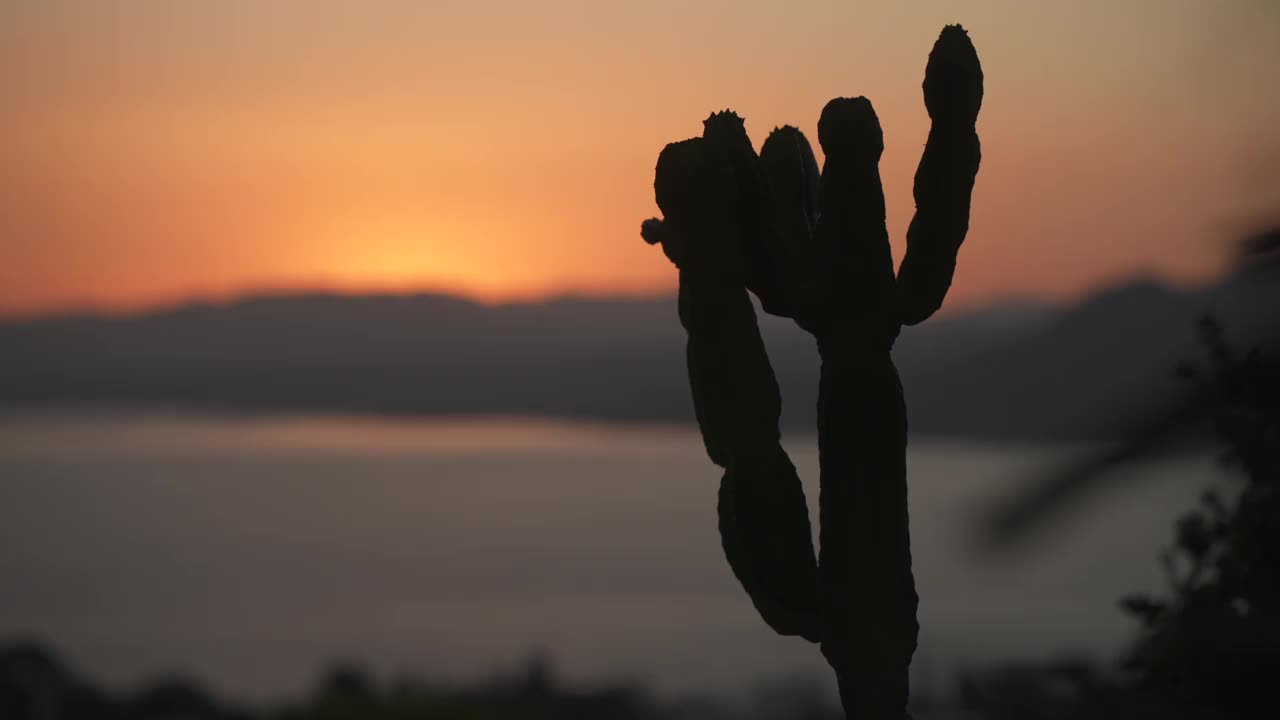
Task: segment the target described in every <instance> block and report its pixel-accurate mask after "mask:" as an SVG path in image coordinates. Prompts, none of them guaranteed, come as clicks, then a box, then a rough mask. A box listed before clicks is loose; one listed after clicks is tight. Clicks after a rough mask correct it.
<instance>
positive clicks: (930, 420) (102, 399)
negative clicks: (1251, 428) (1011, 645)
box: [0, 276, 1280, 441]
mask: <svg viewBox="0 0 1280 720" xmlns="http://www.w3.org/2000/svg"><path fill="white" fill-rule="evenodd" d="M1277 307H1280V303H1278V302H1276V297H1275V290H1274V289H1273V288H1272V287H1268V286H1267V285H1265V284H1263V283H1258V282H1254V281H1252V280H1251V279H1250V278H1249V277H1247V276H1238V277H1235V278H1232V279H1231V280H1230V281H1228V282H1225V283H1223V284H1220V285H1217V286H1214V287H1209V288H1203V289H1196V290H1179V289H1173V288H1169V287H1166V286H1163V285H1161V284H1158V283H1155V282H1146V281H1141V282H1133V283H1130V284H1127V285H1123V286H1119V287H1115V288H1112V289H1110V290H1107V291H1105V292H1101V293H1099V294H1097V295H1095V296H1094V297H1091V298H1089V299H1087V300H1086V301H1084V302H1082V303H1080V304H1078V305H1076V306H1073V307H1051V306H1047V305H1043V304H1038V303H1012V302H1011V303H1004V304H997V305H993V306H990V307H986V308H983V309H979V310H976V311H971V312H967V313H962V314H955V315H951V316H948V317H943V318H938V319H937V320H936V321H935V322H933V323H930V324H928V325H926V326H921V327H918V328H906V329H905V330H904V331H903V335H902V337H901V338H900V339H899V341H898V345H897V348H896V350H895V355H896V358H897V362H898V365H899V368H900V371H901V373H902V376H903V380H904V383H905V385H906V388H907V393H908V397H909V399H910V406H911V424H912V429H913V431H916V432H920V433H925V434H931V435H943V436H963V437H968V438H980V439H993V440H994V439H998V440H1017V441H1041V440H1076V439H1088V438H1093V437H1099V436H1103V435H1105V434H1106V433H1108V432H1109V430H1110V429H1109V428H1108V427H1106V424H1105V423H1103V424H1100V423H1099V422H1098V418H1099V417H1100V416H1105V417H1114V418H1116V419H1117V421H1120V420H1121V419H1122V418H1124V417H1125V416H1126V414H1127V413H1128V412H1129V411H1130V410H1131V409H1133V408H1140V407H1143V405H1144V402H1145V401H1146V400H1147V399H1149V398H1150V397H1152V396H1153V395H1156V394H1159V393H1161V392H1164V391H1166V390H1168V388H1169V386H1170V384H1171V383H1172V382H1173V379H1172V374H1171V373H1172V369H1173V367H1174V365H1175V364H1176V363H1177V361H1178V360H1179V359H1180V358H1183V357H1186V356H1187V355H1188V354H1190V353H1191V352H1192V351H1193V349H1194V347H1195V343H1196V338H1195V330H1194V327H1195V325H1194V319H1195V318H1196V317H1197V316H1199V315H1200V314H1201V313H1203V312H1205V311H1212V312H1214V313H1215V314H1216V315H1217V316H1218V317H1219V318H1221V319H1222V320H1223V322H1224V324H1225V325H1226V326H1227V327H1229V328H1232V330H1233V331H1235V332H1237V333H1240V334H1248V333H1249V332H1250V331H1251V329H1252V328H1255V327H1258V326H1260V325H1261V324H1262V323H1264V322H1266V321H1267V319H1268V318H1270V317H1274V316H1275V314H1276V312H1277V310H1276V308H1277ZM762 318H763V319H762V325H763V326H764V329H765V334H766V337H767V339H768V342H769V346H770V347H769V351H770V357H771V358H772V361H773V364H774V366H775V369H776V371H777V374H778V377H779V380H780V382H781V383H782V387H783V392H784V398H785V403H784V404H785V407H786V412H785V415H784V422H785V424H786V425H787V426H788V427H790V428H792V429H799V430H804V429H809V428H811V427H812V422H813V418H812V415H813V411H812V408H813V407H814V406H815V403H816V390H817V388H816V387H815V386H814V383H812V382H811V378H813V377H814V370H815V367H816V364H817V356H816V352H814V350H813V348H812V343H811V340H810V339H809V338H808V337H807V336H805V335H803V334H802V333H801V332H800V331H799V330H797V329H796V328H794V327H793V326H791V324H790V323H789V322H784V321H780V320H778V319H777V318H773V317H768V316H763V315H762ZM0 348H3V353H0V405H4V406H9V407H14V406H18V407H43V406H67V405H70V406H123V407H151V406H161V407H178V408H190V409H200V410H237V411H241V410H245V411H276V410H282V411H301V412H309V411H320V412H329V411H334V412H360V413H364V412H367V413H389V414H421V415H476V414H491V415H548V416H567V417H581V418H594V419H611V420H637V421H691V420H692V408H691V406H690V403H689V399H688V391H687V380H686V378H685V370H684V338H683V334H682V331H681V329H680V326H679V323H678V322H677V321H676V311H675V302H674V298H664V299H657V300H620V299H616V300H586V299H561V300H555V301H549V302H546V303H537V304H513V305H502V306H484V305H479V304H475V303H472V302H469V301H466V300H461V299H458V298H454V297H448V296H442V295H408V296H390V295H380V296H338V295H292V296H286V295H277V296H263V297H256V298H248V299H244V300H240V301H236V302H232V303H229V304H223V305H210V304H192V305H186V306H182V307H177V308H172V309H166V310H162V311H156V312H150V313H146V314H141V315H132V316H116V317H106V316H94V315H74V316H61V317H52V318H42V319H36V320H26V321H10V322H7V323H4V324H0ZM1166 367H1167V368H1169V369H1170V373H1161V372H1159V369H1160V368H1166Z"/></svg>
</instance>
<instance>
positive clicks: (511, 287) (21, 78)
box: [0, 0, 1280, 315]
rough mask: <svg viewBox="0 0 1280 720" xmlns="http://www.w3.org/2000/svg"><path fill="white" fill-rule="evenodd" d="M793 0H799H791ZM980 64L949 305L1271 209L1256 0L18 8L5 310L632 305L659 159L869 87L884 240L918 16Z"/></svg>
mask: <svg viewBox="0 0 1280 720" xmlns="http://www.w3.org/2000/svg"><path fill="white" fill-rule="evenodd" d="M793 5H803V6H804V9H803V10H798V9H796V8H795V7H792V6H793ZM955 21H960V22H962V23H964V24H965V25H966V27H968V28H969V30H970V33H971V35H972V37H973V39H974V42H975V44H976V46H977V48H978V52H979V54H980V56H981V58H982V61H983V67H984V69H985V72H986V101H985V104H984V107H983V114H982V117H981V119H980V121H979V132H980V133H981V136H982V140H983V151H984V158H983V166H982V170H981V173H980V174H979V177H978V186H977V190H976V193H975V198H974V212H973V222H972V228H971V231H970V236H969V241H968V243H967V244H966V246H965V249H964V251H963V252H962V254H961V263H960V270H959V273H958V276H957V279H956V284H955V288H954V294H953V296H952V301H953V302H952V303H951V304H952V306H953V307H960V306H964V305H966V304H972V303H975V302H980V301H982V300H985V299H992V298H995V297H999V296H1005V295H1011V294H1032V295H1038V296H1045V297H1058V298H1063V297H1073V296H1076V295H1078V294H1080V293H1082V292H1084V291H1086V290H1087V289H1088V288H1091V287H1094V286H1096V285H1098V284H1101V283H1106V282H1111V281H1115V280H1117V279H1120V278H1123V277H1125V276H1129V275H1133V274H1139V273H1142V274H1157V275H1160V276H1163V277H1166V278H1169V279H1171V280H1173V281H1178V282H1194V281H1202V280H1207V279H1209V278H1211V277H1213V276H1214V275H1215V274H1216V273H1218V272H1220V270H1221V268H1222V266H1223V265H1222V264H1223V252H1222V248H1223V242H1222V241H1223V240H1224V239H1227V238H1229V237H1231V236H1232V235H1233V234H1235V233H1236V232H1238V231H1239V230H1240V229H1242V228H1246V227H1249V226H1250V224H1251V223H1253V222H1256V221H1258V220H1260V219H1262V218H1264V217H1266V212H1265V211H1267V210H1269V209H1272V208H1278V207H1280V183H1277V182H1276V180H1277V179H1278V178H1280V173H1274V172H1270V171H1269V168H1272V167H1274V166H1275V161H1276V160H1277V159H1280V142H1277V141H1278V140H1280V137H1278V136H1277V135H1276V134H1275V131H1274V130H1273V129H1272V128H1273V127H1274V126H1277V125H1280V123H1277V120H1280V83H1277V82H1276V80H1277V76H1276V68H1277V67H1280V62H1278V61H1280V50H1278V49H1277V48H1280V11H1277V9H1276V6H1275V5H1274V3H1273V2H1272V1H1271V0H1238V1H1237V2H1230V3H1225V2H1224V3H1210V2H1193V1H1189V0H1188V1H1178V0H1143V1H1130V2H1123V3H1115V2H1104V1H1102V0H1091V1H1088V2H1072V3H1042V2H1023V1H1020V0H1007V1H1006V2H985V3H976V2H975V3H964V4H958V3H953V2H936V3H922V2H912V3H898V2H893V3H890V2H884V3H875V4H872V3H866V2H852V1H850V0H840V1H835V0H831V1H830V2H826V1H822V2H809V3H791V2H752V1H747V0H735V1H732V2H722V1H720V0H716V1H704V2H696V3H695V2H687V3H676V2H648V3H625V4H624V3H608V2H599V1H598V0H596V1H594V2H593V1H589V0H573V1H569V0H561V1H557V2H541V3H529V2H503V3H499V2H480V1H478V0H469V1H467V2H452V1H451V0H435V1H432V2H410V1H409V0H382V1H380V2H370V1H369V0H275V1H274V2H271V1H266V0H221V1H220V2H208V3H195V2H191V3H187V2H173V1H172V0H154V1H141V0H136V1H133V2H118V3H117V2H112V3H104V2H97V1H95V0H83V2H73V1H71V0H16V1H15V0H9V1H8V2H4V3H0V89H2V91H3V95H2V96H0V97H3V101H2V103H3V104H0V315H23V314H31V313H43V312H50V311H56V310H62V309H69V308H77V307H84V306H96V307H107V308H125V307H137V306H144V305H148V304H153V303H157V302H168V301H173V300H177V299H181V298H186V297H192V296H226V295H229V294H235V293H239V292H244V291H250V290H255V289H280V288H285V289H287V288H299V287H305V288H315V287H326V288H339V289H344V290H351V291H361V290H368V289H397V290H407V289H448V290H455V291H461V292H464V293H466V294H469V295H471V296H473V297H478V298H481V299H486V300H502V299H511V298H521V297H532V296H541V295H547V294H555V293H561V292H587V293H612V292H626V293H649V292H655V291H662V290H666V289H669V288H671V287H673V286H674V279H675V278H674V271H673V269H672V268H671V267H670V266H669V264H668V263H667V262H666V260H665V259H664V258H663V257H662V255H661V253H660V252H658V251H657V250H655V249H653V248H650V247H647V246H645V245H644V243H643V242H642V241H641V240H640V238H639V235H638V226H639V222H640V221H641V220H642V219H644V218H645V217H649V216H651V215H653V214H655V212H656V208H655V207H654V202H653V193H652V181H653V175H652V174H653V165H654V161H655V159H656V157H657V153H658V151H659V150H661V148H662V146H663V145H664V144H665V143H666V142H668V141H670V140H674V139H679V138H683V137H688V136H691V135H694V134H696V133H698V132H699V131H700V128H701V126H700V121H701V120H702V118H703V117H705V115H706V114H707V112H708V111H710V110H712V109H719V108H723V107H726V106H728V107H733V108H735V109H736V110H738V111H739V112H740V113H742V114H743V115H745V117H746V119H747V127H748V130H749V131H750V132H751V133H752V135H753V138H754V139H755V141H756V143H757V146H758V145H759V143H760V142H761V141H763V139H764V136H765V135H766V134H767V132H768V130H769V129H770V128H772V127H773V126H774V125H778V124H783V123H788V122H789V123H793V124H798V125H799V126H800V127H801V128H802V129H804V130H805V131H806V133H807V134H808V135H809V136H810V138H811V139H816V137H815V132H814V124H815V122H816V120H817V115H818V112H819V111H820V110H821V108H822V106H823V104H824V103H825V102H826V101H827V100H828V99H829V98H831V97H833V96H836V95H857V94H865V95H867V96H868V97H870V98H871V99H872V101H873V102H874V103H875V105H876V108H877V110H878V112H879V114H880V117H881V121H882V124H883V125H884V128H885V136H886V151H885V154H884V160H883V164H882V173H883V177H884V182H885V191H886V194H887V196H888V209H889V225H890V230H891V232H892V234H893V237H894V243H895V254H897V255H899V256H900V253H901V244H902V235H903V232H904V231H905V228H906V225H907V223H908V221H909V220H910V215H911V212H912V209H913V205H912V201H911V176H912V173H913V172H914V170H915V164H916V162H917V161H918V160H919V154H920V149H921V146H922V145H923V142H924V139H925V136H926V134H927V131H928V126H927V116H926V115H925V112H924V107H923V103H922V101H921V99H920V89H919V88H920V80H921V79H922V76H923V70H924V63H925V58H926V55H927V53H928V51H929V48H930V47H931V45H932V43H933V40H934V38H935V37H936V35H937V32H938V30H939V29H940V28H941V27H942V25H943V24H945V23H947V22H955Z"/></svg>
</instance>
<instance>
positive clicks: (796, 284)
mask: <svg viewBox="0 0 1280 720" xmlns="http://www.w3.org/2000/svg"><path fill="white" fill-rule="evenodd" d="M924 98H925V106H926V108H927V109H928V112H929V116H930V118H931V119H932V122H933V124H932V128H931V130H930V132H929V139H928V143H927V145H926V146H925V151H924V155H923V157H922V158H921V160H920V166H919V169H918V170H917V172H916V177H915V200H916V214H915V217H914V218H913V220H912V222H911V225H910V228H909V229H908V231H907V251H906V255H905V257H904V258H903V260H902V264H901V265H900V267H899V269H898V272H897V274H896V276H895V274H894V269H893V259H892V257H891V254H890V250H889V238H888V230H887V228H886V225H885V203H884V193H883V190H882V189H881V184H880V176H879V167H878V166H879V160H880V155H881V153H882V152H883V149H884V141H883V136H882V133H881V129H880V122H879V119H878V118H877V117H876V113H875V110H874V109H873V108H872V106H871V102H870V101H869V100H867V99H866V98H863V97H858V98H837V99H835V100H832V101H831V102H830V103H828V104H827V106H826V107H825V108H824V109H823V111H822V115H821V118H820V119H819V121H818V142H819V143H820V144H821V146H822V149H823V152H824V154H825V155H826V160H825V164H824V166H823V168H822V173H821V176H819V173H818V166H817V162H816V160H815V158H814V154H813V151H812V149H811V148H810V146H809V143H808V141H807V140H806V139H805V137H804V135H803V134H802V133H801V132H800V131H799V130H797V129H795V128H793V127H783V128H779V129H776V130H774V132H773V133H772V134H771V135H770V136H769V138H768V139H767V140H766V141H765V143H764V145H763V147H762V148H761V151H760V155H759V156H758V157H757V155H756V153H755V151H754V150H753V148H752V144H751V140H750V138H749V137H748V136H747V133H746V130H745V127H744V123H743V121H742V119H741V118H739V117H738V116H737V115H736V114H734V113H733V112H731V111H728V110H726V111H724V112H720V113H715V114H712V115H711V116H710V117H709V118H708V119H707V120H706V121H705V122H704V123H703V134H702V136H701V137H698V138H693V139H690V140H684V141H681V142H676V143H672V144H670V145H668V146H667V147H666V148H665V149H664V150H663V151H662V153H661V154H660V155H659V157H658V163H657V170H656V177H655V180H654V191H655V195H656V198H657V203H658V206H659V208H660V209H661V210H662V213H663V218H662V219H661V220H659V219H656V218H655V219H650V220H647V221H645V222H644V223H643V225H642V227H641V234H642V236H643V237H644V238H645V240H646V241H647V242H649V243H651V244H661V246H662V249H663V251H664V252H665V253H666V255H667V257H668V258H670V259H671V260H672V261H673V262H674V263H675V265H676V266H677V268H678V269H679V276H680V294H679V315H680V322H681V323H682V325H683V326H684V328H685V329H686V331H687V332H688V346H687V364H688V370H689V385H690V390H691V393H692V396H693V404H694V411H695V415H696V417H697V420H698V426H699V428H700V430H701V433H702V438H703V442H704V444H705V446H706V450H707V454H708V455H709V456H710V458H711V460H712V461H713V462H714V463H716V464H717V465H719V466H721V467H723V468H724V475H723V478H722V480H721V484H720V494H719V503H718V505H719V507H718V512H719V522H720V534H721V539H722V543H723V546H724V551H725V555H726V557H727V558H728V561H729V565H730V567H731V568H732V569H733V572H734V574H735V575H736V576H737V578H738V579H739V581H740V582H741V583H742V586H743V588H745V589H746V591H747V594H748V595H749V596H750V597H751V600H752V602H753V604H754V605H755V607H756V608H757V610H758V611H759V612H760V614H761V616H762V617H763V618H764V620H765V622H766V623H768V624H769V626H770V627H772V628H773V629H774V630H775V631H777V632H779V633H781V634H783V635H798V636H801V637H804V638H806V639H808V640H810V641H813V642H817V643H820V644H821V648H822V653H823V655H824V656H825V657H826V659H827V661H828V663H829V664H830V665H831V667H832V668H833V669H834V670H835V672H836V676H837V680H838V682H839V687H840V697H841V702H842V703H843V704H844V707H845V712H846V713H847V714H848V715H849V716H850V717H853V716H857V717H869V718H893V717H903V716H904V714H905V706H906V702H907V694H908V687H907V672H908V668H909V666H910V663H911V656H912V654H913V653H914V651H915V646H916V635H917V631H918V624H917V621H916V606H917V602H918V599H917V596H916V591H915V582H914V579H913V577H912V573H911V551H910V543H909V534H908V519H907V484H906V443H907V422H906V410H905V405H904V401H903V394H902V386H901V383H900V382H899V380H898V374H897V370H896V369H895V367H894V364H893V360H892V358H891V356H890V350H891V349H892V347H893V343H894V340H895V339H896V338H897V336H898V332H899V329H900V328H901V326H902V325H904V324H905V325H914V324H916V323H919V322H921V321H923V320H925V319H927V318H928V317H929V316H930V315H932V314H933V313H934V312H935V311H936V310H937V309H938V308H939V307H940V306H941V304H942V301H943V298H944V297H945V296H946V292H947V289H948V288H949V287H950V285H951V280H952V275H953V273H954V272H955V263H956V255H957V252H958V251H959V248H960V244H961V242H962V241H963V240H964V237H965V234H966V233H967V231H968V226H969V204H970V198H971V195H972V191H973V184H974V179H975V177H976V175H977V171H978V164H979V161H980V157H981V152H980V148H979V143H978V136H977V132H976V129H975V123H976V121H977V115H978V110H979V107H980V106H981V104H982V70H981V67H980V65H979V62H978V57H977V53H976V52H975V51H974V48H973V45H972V44H971V43H970V41H969V37H968V34H967V33H966V32H965V31H964V29H963V28H961V27H960V26H959V25H953V26H948V27H946V28H945V29H943V31H942V33H941V35H940V36H939V38H938V40H937V43H936V44H935V45H934V47H933V51H932V52H931V53H930V55H929V61H928V65H927V67H926V69H925V80H924ZM748 290H750V291H751V292H753V293H754V294H755V295H756V296H757V297H758V298H759V300H760V303H761V306H762V307H763V308H764V310H765V311H766V312H769V313H771V314H774V315H779V316H782V317H789V318H792V319H794V320H795V322H796V323H797V324H798V325H800V327H802V328H804V329H805V330H807V331H808V332H810V333H811V334H812V335H813V336H814V338H815V340H816V341H817V345H818V350H819V353H820V355H821V358H822V369H821V377H820V379H819V400H818V446H819V456H820V464H821V476H820V483H821V497H820V500H819V521H820V535H819V539H820V544H821V550H820V553H819V555H818V556H817V557H816V558H815V555H814V549H813V542H812V539H811V535H810V526H809V515H808V508H807V507H806V504H805V497H804V492H803V490H802V488H801V485H800V480H799V477H798V475H797V473H796V470H795V467H794V466H793V465H792V463H791V461H790V459H789V458H788V457H787V453H786V451H785V450H783V448H782V446H781V444H780V434H779V430H778V420H779V416H780V414H781V399H780V396H779V391H778V384H777V381H776V379H775V377H774V374H773V369H772V367H771V366H770V364H769V358H768V356H767V355H766V353H765V348H764V343H763V341H762V340H761V338H760V332H759V328H758V327H757V324H756V317H755V311H754V309H753V307H752V305H751V301H750V298H749V296H748V294H747V291H748Z"/></svg>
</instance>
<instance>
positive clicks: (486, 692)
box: [0, 642, 839, 720]
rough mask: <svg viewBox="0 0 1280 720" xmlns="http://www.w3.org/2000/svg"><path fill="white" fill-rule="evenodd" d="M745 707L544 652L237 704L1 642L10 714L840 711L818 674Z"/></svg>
mask: <svg viewBox="0 0 1280 720" xmlns="http://www.w3.org/2000/svg"><path fill="white" fill-rule="evenodd" d="M751 704H752V706H753V707H750V708H748V709H747V710H746V711H745V712H742V711H739V710H735V709H734V708H733V707H732V706H729V705H726V704H724V703H723V702H721V701H719V700H715V699H711V698H702V699H697V698H690V699H685V700H678V701H669V702H665V703H659V702H656V701H654V700H653V699H652V698H651V697H650V693H649V692H648V691H647V690H645V689H644V688H642V687H637V686H633V685H627V684H613V685H608V686H603V687H599V688H595V689H574V688H571V687H566V686H565V685H564V684H562V683H561V682H559V681H558V680H557V678H556V676H555V673H554V670H553V667H552V664H551V662H550V660H549V659H547V657H546V656H545V655H542V654H538V655H535V656H533V657H532V658H530V660H529V662H528V663H527V665H526V666H525V667H523V668H521V669H520V670H519V671H517V672H514V673H506V674H501V675H499V676H497V677H495V678H494V679H493V680H492V681H487V682H479V683H475V684H471V685H464V686H452V685H445V684H440V683H429V682H423V681H421V680H417V679H403V680H400V681H397V682H396V683H379V682H377V681H376V680H375V678H373V677H372V676H371V675H370V674H369V673H368V672H367V671H366V670H364V669H363V668H361V667H360V666H359V665H356V664H353V663H350V662H343V663H340V664H337V665H334V666H333V667H331V668H330V669H329V670H328V671H326V672H325V673H324V674H323V675H322V676H321V678H320V679H319V682H318V683H317V685H316V688H315V690H314V691H313V692H312V693H311V695H310V696H309V697H307V698H303V699H301V700H299V701H295V702H291V703H288V704H287V705H283V706H280V707H276V708H259V709H252V710H245V709H238V708H236V707H234V706H232V705H228V704H226V703H225V702H222V701H220V700H217V699H215V698H213V697H212V696H210V695H209V694H208V693H206V692H205V691H203V690H202V689H200V687H199V686H197V685H194V684H192V683H190V682H187V681H178V680H165V681H161V682H156V683H152V684H150V685H149V686H147V687H145V688H143V689H142V690H140V691H138V692H134V693H115V694H113V693H108V692H104V691H102V690H100V689H98V688H96V687H94V686H93V685H91V684H90V683H88V682H86V681H85V680H83V679H81V678H79V677H77V676H76V675H75V674H74V673H72V672H71V671H70V670H68V669H67V668H66V667H64V666H63V665H62V663H60V662H59V661H58V660H57V659H56V658H55V657H54V656H53V654H52V653H50V652H49V651H48V650H46V649H44V648H43V647H41V646H39V645H37V644H34V643H30V642H25V643H19V644H14V645H8V646H6V645H4V644H0V718H3V720H565V719H574V720H695V719H696V720H779V719H780V718H787V719H788V720H834V718H836V717H839V710H838V709H836V708H834V707H832V706H831V705H830V703H829V702H828V701H827V700H826V698H825V696H824V695H823V694H822V693H821V692H819V691H817V690H816V689H815V688H814V686H813V685H812V684H808V683H803V682H791V683H788V684H781V685H778V686H776V687H769V688H762V689H761V690H759V691H758V692H757V693H755V695H754V696H753V698H752V703H751Z"/></svg>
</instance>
